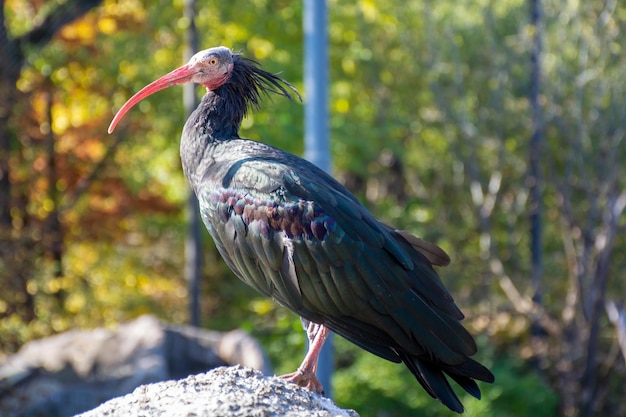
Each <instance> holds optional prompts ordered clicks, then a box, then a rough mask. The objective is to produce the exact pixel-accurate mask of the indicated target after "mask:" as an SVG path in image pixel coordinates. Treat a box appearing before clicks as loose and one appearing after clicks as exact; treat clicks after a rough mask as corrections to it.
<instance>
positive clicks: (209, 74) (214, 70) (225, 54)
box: [108, 46, 233, 133]
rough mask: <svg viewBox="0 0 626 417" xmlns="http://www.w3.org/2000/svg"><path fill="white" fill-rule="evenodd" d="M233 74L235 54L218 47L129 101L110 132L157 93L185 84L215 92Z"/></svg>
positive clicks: (118, 114)
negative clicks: (136, 107) (144, 100)
mask: <svg viewBox="0 0 626 417" xmlns="http://www.w3.org/2000/svg"><path fill="white" fill-rule="evenodd" d="M232 71H233V53H232V51H231V50H230V49H229V48H227V47H225V46H218V47H215V48H210V49H205V50H204V51H200V52H198V53H197V54H195V55H194V56H192V57H191V59H190V60H189V62H188V63H186V64H185V65H183V66H182V67H180V68H177V69H175V70H174V71H172V72H170V73H168V74H165V75H164V76H162V77H161V78H159V79H158V80H156V81H153V82H151V83H150V84H148V85H147V86H145V87H144V88H142V89H141V90H139V91H138V92H137V93H136V94H135V95H134V96H132V97H131V98H130V99H128V101H127V102H126V103H124V105H123V106H122V107H121V108H120V109H119V110H118V112H117V114H116V115H115V117H114V118H113V120H112V121H111V125H110V126H109V130H108V131H109V133H112V132H113V130H115V126H117V124H118V123H119V121H120V120H122V117H124V115H125V114H126V113H127V112H128V110H130V109H131V108H132V107H133V106H134V105H135V104H137V103H139V102H140V101H141V100H143V99H144V98H146V97H148V96H149V95H151V94H153V93H156V92H157V91H161V90H163V89H165V88H167V87H171V86H173V85H178V84H185V83H196V84H201V85H203V86H204V87H205V88H206V89H207V91H210V90H215V89H216V88H218V87H220V86H221V85H223V84H224V83H226V81H228V78H229V77H230V74H231V73H232Z"/></svg>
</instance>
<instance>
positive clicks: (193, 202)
mask: <svg viewBox="0 0 626 417" xmlns="http://www.w3.org/2000/svg"><path fill="white" fill-rule="evenodd" d="M184 8H185V9H184V15H185V17H186V18H187V20H188V21H189V26H187V29H186V30H185V53H184V55H185V56H184V61H185V62H187V61H189V59H190V58H191V57H192V56H193V54H195V53H196V51H197V50H198V31H197V29H196V1H195V0H185V6H184ZM183 104H184V107H185V115H186V116H187V117H189V115H190V114H191V112H193V111H194V109H195V108H196V107H197V106H198V98H197V96H196V93H195V85H194V84H190V83H188V84H185V85H184V86H183ZM201 230H202V227H201V225H200V209H199V207H198V199H197V198H196V196H195V194H194V193H193V192H190V193H189V198H188V199H187V238H186V239H185V279H186V280H187V293H188V297H189V322H190V324H191V325H192V326H200V280H201V279H202V235H201Z"/></svg>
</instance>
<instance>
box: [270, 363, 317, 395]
mask: <svg viewBox="0 0 626 417" xmlns="http://www.w3.org/2000/svg"><path fill="white" fill-rule="evenodd" d="M280 377H281V378H282V379H284V380H285V381H287V382H291V383H292V384H296V385H298V386H301V387H303V388H306V389H308V390H309V391H313V392H315V393H317V394H321V395H324V387H323V386H322V384H321V383H320V381H319V380H318V379H317V376H316V375H315V372H307V371H303V370H301V369H298V370H297V371H296V372H292V373H290V374H286V375H281V376H280Z"/></svg>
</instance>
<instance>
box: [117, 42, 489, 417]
mask: <svg viewBox="0 0 626 417" xmlns="http://www.w3.org/2000/svg"><path fill="white" fill-rule="evenodd" d="M183 83H196V84H200V85H201V86H203V87H204V88H205V89H206V94H205V95H204V96H203V98H202V100H201V102H200V104H199V105H198V107H197V108H196V109H195V111H193V113H192V114H191V115H190V116H189V118H188V120H187V121H186V123H185V125H184V128H183V131H182V136H181V142H180V155H181V162H182V167H183V172H184V174H185V177H186V179H187V180H188V182H189V184H190V186H191V188H192V189H193V192H194V193H195V195H196V196H197V198H198V202H199V203H198V204H199V209H200V214H201V218H202V220H203V223H204V225H205V226H206V229H207V230H208V232H209V234H210V235H211V236H212V238H213V240H214V241H215V245H216V247H217V249H218V251H219V253H220V254H221V256H222V257H223V259H224V261H225V262H226V264H227V265H228V266H229V267H230V269H231V270H232V271H233V273H234V274H235V275H236V276H237V277H238V278H239V279H241V280H242V281H243V282H244V283H246V284H248V285H249V286H251V287H252V288H254V289H255V290H257V291H258V292H260V293H261V294H263V295H265V296H268V297H271V298H273V299H274V300H275V301H276V302H277V303H278V304H280V305H282V306H284V307H286V308H288V309H289V310H291V311H293V312H295V313H296V314H298V315H299V316H300V317H301V318H302V321H303V324H304V325H305V328H306V334H307V337H308V338H309V341H310V343H309V350H308V352H307V354H306V356H305V357H304V360H303V362H302V364H301V365H300V366H299V367H298V369H297V370H296V371H295V372H293V373H291V374H288V375H284V376H283V377H284V378H285V379H286V380H288V381H290V382H294V383H296V384H298V385H300V386H303V387H306V388H308V389H310V390H312V391H315V392H318V393H322V392H323V387H322V386H321V384H320V382H319V381H318V380H317V377H316V375H315V374H316V370H317V362H318V356H319V353H320V350H321V348H322V346H323V345H324V342H325V340H326V338H327V337H328V335H329V334H330V332H331V331H332V332H335V333H336V334H338V335H340V336H342V337H344V338H346V339H347V340H349V341H350V342H352V343H354V344H355V345H357V346H358V347H360V348H362V349H364V350H366V351H368V352H370V353H373V354H374V355H377V356H379V357H381V358H383V359H386V360H389V361H392V362H396V363H404V364H405V365H406V367H407V368H408V369H409V370H410V372H411V373H412V374H413V375H414V377H415V378H416V379H417V381H418V382H419V384H420V385H421V386H422V387H423V388H424V390H425V391H426V392H427V393H428V394H429V395H430V396H431V397H433V398H435V399H437V400H439V401H440V402H441V403H443V404H444V405H445V406H447V407H448V408H449V409H450V410H452V411H454V412H457V413H463V411H464V407H463V404H462V403H461V401H460V400H459V398H458V396H457V395H456V393H455V392H454V391H453V389H452V387H451V384H450V382H451V381H450V380H452V381H455V382H456V383H457V384H458V385H459V386H461V387H462V388H463V389H464V390H465V391H467V392H468V393H469V394H471V395H472V396H474V397H476V398H478V399H480V397H481V391H480V388H479V387H478V384H477V383H476V380H478V381H483V382H486V383H492V382H494V376H493V374H492V373H491V372H490V371H489V369H487V367H485V366H484V365H482V364H480V363H479V362H478V361H476V360H474V359H472V356H474V355H475V354H476V352H477V347H476V343H475V341H474V339H473V337H472V336H471V335H470V333H469V332H468V331H467V330H466V329H465V327H464V326H463V325H462V323H461V320H462V319H463V318H464V315H463V313H462V312H461V310H460V309H459V307H458V306H457V305H456V303H455V301H454V299H453V297H452V296H451V294H450V293H449V291H448V290H447V289H446V287H445V286H444V284H443V282H442V280H441V278H440V277H439V275H438V273H437V272H436V270H435V267H440V266H446V265H448V263H449V262H450V258H449V256H448V254H447V253H446V252H445V251H444V250H443V249H441V248H440V247H439V246H437V245H435V244H433V243H430V242H427V241H425V240H423V239H421V238H419V237H417V236H414V235H412V234H411V233H409V232H407V231H405V230H398V229H395V228H393V227H391V226H389V225H387V224H386V223H384V222H381V221H379V220H377V219H376V218H375V217H374V216H373V215H372V214H371V213H370V212H369V211H368V210H367V209H366V208H365V206H364V205H363V204H361V203H360V202H359V200H358V199H357V198H356V197H355V196H354V195H353V194H352V193H351V192H350V191H349V190H348V189H347V188H346V187H345V186H343V185H342V184H341V183H340V182H339V181H337V180H336V179H334V178H333V177H332V176H331V175H329V174H327V173H326V172H324V171H323V170H321V169H319V168H318V167H316V166H315V165H314V164H312V163H310V162H308V161H306V160H305V159H302V158H300V157H298V156H295V155H293V154H290V153H287V152H284V151H282V150H280V149H278V148H276V147H273V146H271V145H268V144H265V143H262V142H259V141H253V140H249V139H245V138H242V137H240V136H239V129H240V127H241V123H242V120H243V118H244V117H245V116H246V115H247V113H248V112H249V111H251V110H258V109H259V108H260V104H261V101H262V99H264V98H265V97H266V96H270V95H272V94H274V95H278V96H284V97H286V98H288V99H290V100H293V99H295V98H298V99H300V100H301V96H300V94H299V93H298V91H297V90H296V88H295V87H293V85H292V84H290V83H289V82H287V81H286V80H284V79H283V78H281V77H279V76H278V75H276V74H273V73H270V72H268V71H266V70H264V69H263V68H262V66H261V64H260V63H259V62H257V61H255V60H253V59H251V58H247V57H245V56H244V55H243V54H242V53H241V52H233V51H232V50H231V49H230V48H228V47H225V46H218V47H213V48H209V49H205V50H202V51H200V52H197V53H196V54H195V55H193V56H192V58H191V59H190V60H189V61H188V62H187V63H186V64H184V65H183V66H181V67H179V68H177V69H175V70H173V71H171V72H169V73H168V74H166V75H164V76H162V77H160V78H159V79H157V80H155V81H153V82H152V83H150V84H148V85H147V86H146V87H144V88H143V89H141V90H140V91H138V92H137V93H136V94H135V95H133V96H132V97H131V98H130V99H129V100H128V101H127V102H126V103H125V104H124V105H123V106H122V107H121V108H120V109H119V111H118V112H117V114H116V115H115V116H114V118H113V120H112V121H111V124H110V126H109V129H108V132H109V133H112V132H113V130H114V129H115V127H116V126H117V124H118V123H119V121H120V120H121V119H122V117H123V116H124V115H125V114H126V113H127V112H128V111H129V110H130V108H132V107H133V106H134V105H135V104H137V103H138V102H139V101H141V100H143V99H144V98H146V97H148V96H149V95H151V94H153V93H156V92H157V91H160V90H163V89H165V88H168V87H170V86H174V85H179V84H183Z"/></svg>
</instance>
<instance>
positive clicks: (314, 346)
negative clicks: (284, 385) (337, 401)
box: [281, 322, 330, 394]
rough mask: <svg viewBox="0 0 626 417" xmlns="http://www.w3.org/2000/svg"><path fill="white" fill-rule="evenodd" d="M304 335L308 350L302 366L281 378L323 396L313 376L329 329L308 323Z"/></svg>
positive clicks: (317, 381) (321, 388) (318, 382)
mask: <svg viewBox="0 0 626 417" xmlns="http://www.w3.org/2000/svg"><path fill="white" fill-rule="evenodd" d="M306 334H307V337H308V339H309V350H308V352H307V354H306V356H305V357H304V360H303V361H302V364H300V366H299V367H298V370H297V371H296V372H293V373H290V374H287V375H282V376H281V378H283V379H285V380H286V381H288V382H292V383H294V384H297V385H299V386H301V387H305V388H307V389H309V390H311V391H314V392H317V393H318V394H323V393H324V387H322V384H321V383H320V381H319V380H318V379H317V376H316V375H315V374H316V372H317V361H318V360H319V356H320V352H321V351H322V347H323V346H324V342H326V339H327V338H328V335H329V334H330V329H329V328H328V327H326V326H324V325H323V324H317V323H313V322H309V324H308V326H307V329H306Z"/></svg>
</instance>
